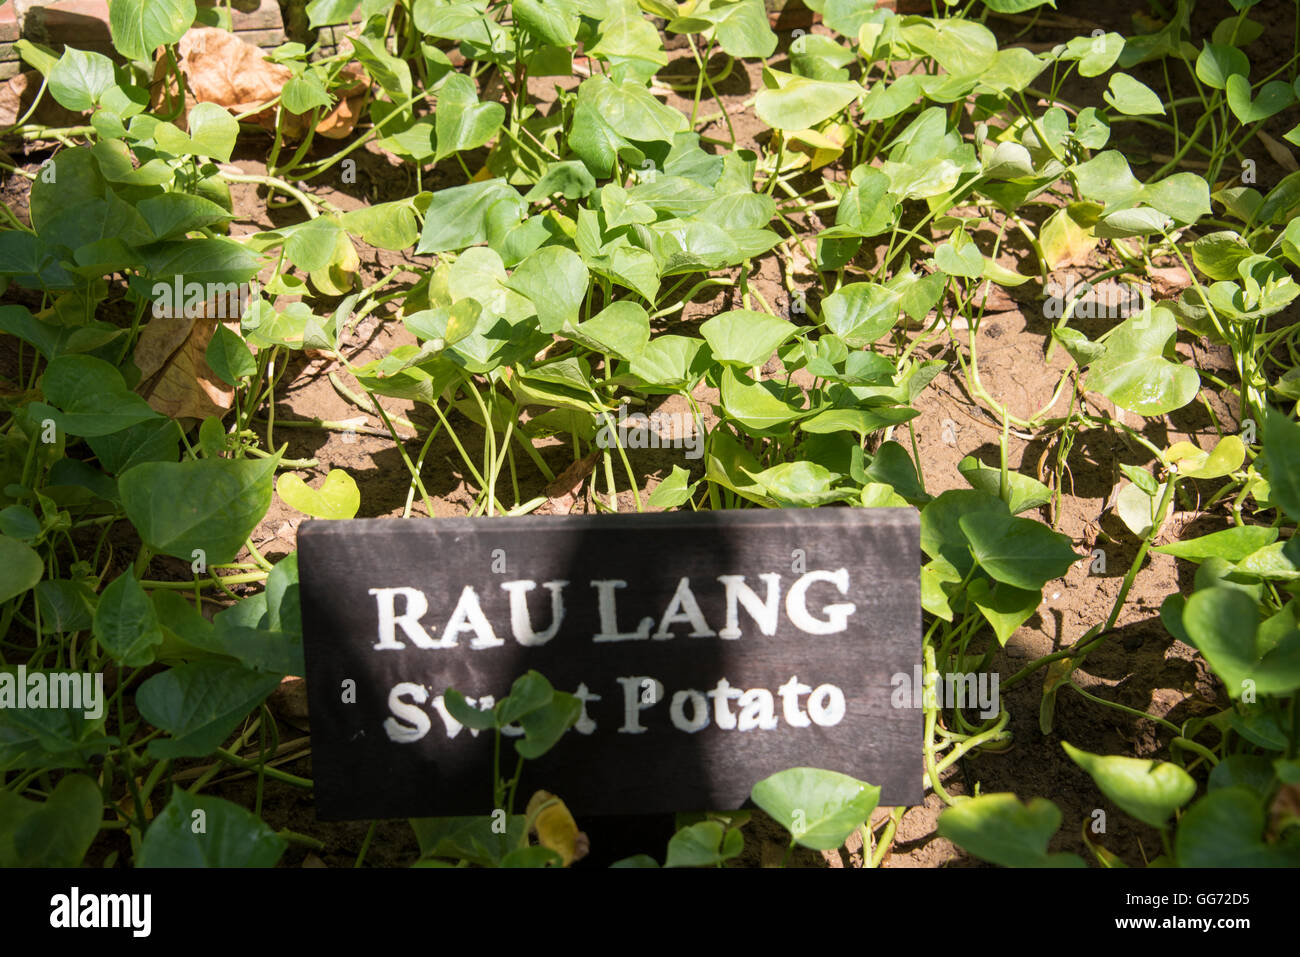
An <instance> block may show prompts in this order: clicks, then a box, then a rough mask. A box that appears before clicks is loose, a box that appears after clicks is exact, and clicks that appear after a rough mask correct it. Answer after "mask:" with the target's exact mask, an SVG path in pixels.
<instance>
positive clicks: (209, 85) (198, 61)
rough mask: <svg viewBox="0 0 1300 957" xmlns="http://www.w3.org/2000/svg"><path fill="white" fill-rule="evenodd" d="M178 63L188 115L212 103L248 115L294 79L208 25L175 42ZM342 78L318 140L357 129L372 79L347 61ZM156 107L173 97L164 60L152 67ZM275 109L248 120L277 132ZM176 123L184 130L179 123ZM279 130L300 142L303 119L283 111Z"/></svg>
mask: <svg viewBox="0 0 1300 957" xmlns="http://www.w3.org/2000/svg"><path fill="white" fill-rule="evenodd" d="M177 52H178V53H179V60H178V62H179V65H180V68H181V72H182V73H183V74H184V75H185V83H186V86H187V87H188V89H187V91H186V104H185V105H186V111H187V112H188V110H189V108H190V107H192V106H193V105H194V104H195V103H216V104H217V105H218V106H224V107H225V108H226V109H228V110H230V112H232V113H246V112H248V111H249V110H252V109H255V108H256V107H258V106H260V105H261V104H263V103H266V102H268V101H269V100H272V99H274V98H275V97H277V96H279V95H280V91H281V89H283V88H284V84H285V83H286V82H288V80H289V79H290V78H291V77H292V76H293V73H292V72H291V71H290V70H289V68H288V67H285V66H282V65H280V64H278V63H272V62H271V61H270V60H268V59H266V55H265V54H264V53H263V52H262V50H261V49H260V48H258V47H256V46H253V45H252V44H251V43H245V42H244V41H243V40H241V39H240V38H239V37H238V36H236V35H235V34H233V33H228V32H226V31H225V30H218V29H215V28H212V27H196V28H195V29H192V30H190V31H189V32H187V33H186V34H185V36H183V37H181V39H180V42H179V43H178V44H177ZM344 74H345V75H346V76H349V77H350V78H351V79H352V83H351V85H350V86H348V87H347V88H345V89H343V90H340V91H336V92H338V93H339V96H338V101H337V102H336V103H335V104H334V107H333V108H332V109H331V110H330V111H329V112H328V113H326V114H325V115H324V116H323V117H321V119H320V120H319V121H318V122H317V124H316V132H317V133H318V134H319V135H321V136H326V137H329V138H331V139H339V138H341V137H344V136H347V135H348V134H349V133H351V132H352V130H353V129H354V128H355V127H356V125H357V120H358V119H360V116H361V111H362V110H363V109H364V108H365V104H366V100H367V99H368V97H369V90H370V81H369V78H368V77H367V76H366V74H365V71H364V70H363V69H362V67H361V66H360V64H357V63H350V64H348V66H347V68H346V69H345V70H344ZM152 94H153V107H154V109H164V110H165V109H166V107H167V103H168V100H169V99H170V98H171V97H174V96H175V95H176V84H175V80H174V78H173V77H172V76H171V75H170V74H169V72H168V69H167V64H166V61H165V60H164V59H159V61H158V62H157V64H156V65H155V67H154V83H153V91H152ZM275 114H276V108H275V107H270V108H268V109H265V110H262V111H261V112H259V113H256V114H253V115H252V116H250V117H248V119H250V120H251V121H252V122H255V123H259V124H260V125H262V126H264V127H265V128H266V129H268V130H272V129H275ZM177 125H179V126H182V127H183V126H184V123H183V121H181V122H179V123H178V124H177ZM281 130H282V131H283V133H284V134H285V136H286V137H288V138H290V139H299V138H301V137H302V136H303V135H304V134H305V133H306V131H307V117H306V116H300V115H297V114H294V113H289V112H288V111H287V110H286V111H285V113H284V119H283V121H282V123H281Z"/></svg>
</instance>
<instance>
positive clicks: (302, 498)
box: [275, 469, 361, 519]
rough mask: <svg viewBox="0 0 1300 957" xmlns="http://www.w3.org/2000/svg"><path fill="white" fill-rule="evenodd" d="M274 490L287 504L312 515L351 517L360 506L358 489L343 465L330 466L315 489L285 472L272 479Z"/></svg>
mask: <svg viewBox="0 0 1300 957" xmlns="http://www.w3.org/2000/svg"><path fill="white" fill-rule="evenodd" d="M275 491H276V494H278V495H279V496H280V498H281V499H282V500H283V501H284V503H285V504H286V505H288V506H289V507H290V508H295V509H297V510H298V511H300V512H304V513H305V514H307V515H310V516H311V517H312V518H329V519H341V518H355V517H356V514H357V510H358V509H359V508H361V492H360V490H359V489H358V488H357V483H356V481H355V480H353V478H352V476H351V475H349V474H348V473H347V472H345V471H343V469H330V471H329V474H328V475H326V476H325V481H324V482H322V483H321V487H320V488H318V489H315V488H312V487H311V486H310V485H308V484H307V483H306V482H304V481H303V480H302V479H301V478H299V477H298V476H297V475H294V474H293V473H291V472H285V473H284V474H283V475H281V476H280V477H279V479H277V480H276V483H275Z"/></svg>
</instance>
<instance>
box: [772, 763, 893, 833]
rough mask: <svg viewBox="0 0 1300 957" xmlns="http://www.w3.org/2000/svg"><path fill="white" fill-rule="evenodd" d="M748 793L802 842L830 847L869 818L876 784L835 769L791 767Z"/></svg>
mask: <svg viewBox="0 0 1300 957" xmlns="http://www.w3.org/2000/svg"><path fill="white" fill-rule="evenodd" d="M750 797H751V798H752V799H753V801H754V803H755V804H757V805H758V806H759V807H761V808H762V809H763V810H764V811H766V812H767V813H768V814H770V815H771V816H772V818H773V819H774V820H775V821H776V822H777V823H778V824H780V825H781V826H782V827H784V828H785V829H786V830H787V831H789V832H790V835H791V836H792V837H793V838H794V839H795V841H797V842H798V843H799V844H801V845H802V846H804V847H808V848H811V849H813V850H815V851H832V850H834V849H835V848H837V847H840V846H841V845H842V844H843V843H844V842H845V840H847V839H848V836H849V835H850V834H852V833H853V832H854V831H855V830H857V829H858V827H860V826H861V825H862V824H863V822H865V821H866V820H867V819H868V818H870V817H871V812H872V811H874V810H875V809H876V804H877V803H878V802H879V800H880V788H878V787H876V786H874V785H871V784H867V783H866V782H865V781H859V780H858V779H857V778H852V777H849V776H848V775H847V774H840V773H839V772H838V771H823V770H820V769H818V768H790V769H789V770H787V771H779V772H777V773H776V774H773V775H772V776H771V777H768V778H764V779H763V780H762V781H759V782H758V783H757V784H755V785H754V787H753V790H752V791H751V792H750Z"/></svg>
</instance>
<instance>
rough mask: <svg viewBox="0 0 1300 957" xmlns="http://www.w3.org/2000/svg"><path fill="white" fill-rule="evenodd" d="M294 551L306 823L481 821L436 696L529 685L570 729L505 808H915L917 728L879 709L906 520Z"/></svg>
mask: <svg viewBox="0 0 1300 957" xmlns="http://www.w3.org/2000/svg"><path fill="white" fill-rule="evenodd" d="M298 542H299V553H298V554H299V574H300V580H301V585H300V587H301V596H302V608H303V631H304V641H305V648H304V650H305V653H306V658H307V683H308V695H309V699H310V702H309V703H310V708H311V730H312V756H313V761H312V765H313V775H314V778H315V783H316V807H317V812H318V814H319V816H320V817H321V818H322V819H324V820H350V819H364V818H383V817H428V816H444V815H446V816H450V815H462V814H487V813H490V812H491V811H492V810H493V808H492V807H491V804H492V752H493V739H494V734H493V732H491V731H484V732H473V731H471V730H470V729H469V728H466V727H463V726H461V725H460V724H459V723H458V722H457V721H455V720H454V718H452V716H451V714H450V713H449V712H448V710H447V708H446V706H445V704H444V698H443V695H444V692H445V690H446V689H447V688H454V689H456V690H457V691H459V692H461V693H462V694H464V695H466V696H467V697H468V698H469V699H471V702H473V701H474V700H477V701H478V704H479V706H483V705H486V704H489V702H487V701H484V700H483V699H485V698H488V697H490V698H492V699H493V700H497V699H500V698H501V697H503V696H504V695H506V694H507V693H508V692H509V690H510V686H511V684H512V682H513V681H514V679H515V678H517V677H519V676H520V675H522V674H524V673H525V672H526V671H528V670H529V669H535V670H536V671H538V672H540V673H541V674H542V675H544V676H545V677H546V678H548V679H549V680H550V681H551V683H552V684H553V685H554V686H555V688H556V689H557V690H559V691H566V692H569V693H571V694H576V695H578V696H579V697H580V698H582V699H583V713H582V715H581V717H580V718H579V720H578V723H577V724H576V725H575V726H574V727H572V728H570V729H569V731H567V732H566V733H565V734H564V736H563V737H562V738H561V739H560V741H559V743H558V744H556V745H555V747H554V748H553V749H552V750H551V751H550V752H549V753H547V754H545V755H544V756H542V757H540V758H538V759H536V760H535V761H531V762H527V763H526V766H525V771H524V777H523V779H522V782H521V786H520V789H519V793H520V794H524V795H527V794H529V793H531V791H532V790H533V789H537V788H545V789H546V790H548V791H552V792H554V793H556V794H558V795H559V796H560V797H562V798H563V799H564V801H565V802H566V803H567V804H568V806H569V807H570V808H571V809H572V810H573V811H574V812H575V813H577V814H616V813H626V814H634V813H659V812H666V811H679V810H708V809H729V808H737V807H739V806H740V805H741V804H743V803H744V801H745V800H746V798H747V797H748V796H749V791H750V788H751V787H752V786H753V785H754V784H755V783H756V782H757V781H759V780H761V779H763V778H765V777H767V776H768V775H770V774H774V773H775V772H777V771H782V770H785V769H786V768H790V767H799V766H806V767H819V768H826V769H829V770H833V771H841V772H843V773H846V774H851V775H853V776H855V777H857V778H860V779H862V780H865V781H868V782H870V783H872V784H877V785H880V786H881V787H882V789H883V790H882V794H881V802H882V803H883V804H885V805H901V804H918V803H920V801H921V799H922V794H921V776H922V757H921V754H922V751H921V732H922V715H921V712H920V711H919V710H915V709H911V708H895V707H891V691H892V687H893V686H892V685H891V679H893V678H894V676H896V675H899V674H902V675H907V676H909V677H910V676H911V675H913V673H914V670H916V669H919V668H920V664H921V605H920V544H919V528H918V519H917V513H916V512H915V511H914V510H913V509H901V508H899V509H894V508H878V509H857V508H819V509H779V510H767V509H764V510H757V509H756V510H752V511H750V510H737V511H713V512H699V513H691V512H672V513H661V514H648V515H591V516H536V517H518V518H482V519H469V518H455V519H432V520H428V519H422V520H408V521H396V520H389V519H379V520H375V519H366V520H357V521H340V522H319V521H318V522H309V523H305V524H304V525H303V526H302V527H301V529H300V531H299V538H298ZM507 730H514V729H507ZM510 740H511V739H510V737H508V736H505V735H503V738H502V756H501V769H502V773H503V774H506V775H509V774H510V773H512V772H513V770H514V765H515V753H514V748H513V746H512V745H511V744H510V743H509V742H510Z"/></svg>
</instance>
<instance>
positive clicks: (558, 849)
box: [527, 791, 586, 867]
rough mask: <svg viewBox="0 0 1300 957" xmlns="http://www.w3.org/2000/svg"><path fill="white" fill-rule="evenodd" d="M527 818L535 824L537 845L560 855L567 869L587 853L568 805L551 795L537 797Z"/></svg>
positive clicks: (537, 794) (532, 801)
mask: <svg viewBox="0 0 1300 957" xmlns="http://www.w3.org/2000/svg"><path fill="white" fill-rule="evenodd" d="M548 802H549V803H548ZM539 808H540V810H538V809H539ZM527 815H528V817H530V818H532V820H533V830H534V831H535V832H536V834H537V843H538V844H540V845H541V846H542V847H545V848H548V849H549V850H552V851H554V852H555V853H556V854H559V855H560V857H561V858H562V859H563V860H564V866H565V867H568V866H569V865H570V864H572V863H573V862H574V861H575V860H577V859H578V858H580V857H582V856H583V854H585V853H586V846H585V845H586V838H585V836H584V835H583V834H582V832H580V831H579V830H578V824H577V822H576V821H574V819H573V815H572V814H570V813H569V809H568V808H567V807H565V806H564V802H563V801H561V800H560V799H559V798H557V797H556V796H555V795H554V794H551V793H550V792H549V791H538V792H537V793H536V794H534V795H533V796H532V797H531V798H529V800H528V811H527ZM534 815H536V816H535V817H534Z"/></svg>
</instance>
